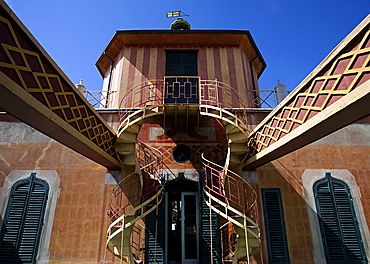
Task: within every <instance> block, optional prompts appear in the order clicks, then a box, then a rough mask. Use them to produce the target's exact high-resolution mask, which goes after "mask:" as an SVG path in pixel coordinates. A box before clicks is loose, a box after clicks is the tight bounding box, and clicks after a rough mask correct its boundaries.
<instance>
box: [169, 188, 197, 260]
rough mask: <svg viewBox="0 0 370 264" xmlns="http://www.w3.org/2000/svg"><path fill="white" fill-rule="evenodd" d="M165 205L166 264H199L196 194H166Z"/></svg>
mask: <svg viewBox="0 0 370 264" xmlns="http://www.w3.org/2000/svg"><path fill="white" fill-rule="evenodd" d="M167 205H168V207H167V208H168V213H167V216H168V218H167V219H168V220H167V238H168V239H167V252H168V253H167V263H171V264H172V263H173V264H175V263H176V264H180V263H181V264H197V263H199V261H198V260H199V246H198V245H199V220H198V219H199V203H198V195H197V193H196V192H179V193H168V196H167Z"/></svg>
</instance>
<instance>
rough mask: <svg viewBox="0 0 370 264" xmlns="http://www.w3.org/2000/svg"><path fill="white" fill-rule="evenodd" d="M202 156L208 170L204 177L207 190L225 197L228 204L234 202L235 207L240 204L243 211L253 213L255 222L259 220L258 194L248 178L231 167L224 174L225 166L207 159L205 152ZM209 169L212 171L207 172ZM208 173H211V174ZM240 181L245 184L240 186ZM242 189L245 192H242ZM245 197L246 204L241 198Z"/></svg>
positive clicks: (221, 197)
mask: <svg viewBox="0 0 370 264" xmlns="http://www.w3.org/2000/svg"><path fill="white" fill-rule="evenodd" d="M201 157H202V159H203V161H204V162H203V166H204V171H205V172H206V175H205V178H204V181H205V184H204V186H205V189H206V191H207V192H208V193H210V194H211V195H212V194H215V195H216V196H218V197H219V198H220V199H225V200H224V201H223V202H224V203H225V204H228V206H230V203H232V205H233V207H234V206H238V207H239V208H240V211H241V212H242V213H244V214H249V215H252V218H254V222H258V221H257V212H256V210H257V208H256V206H257V194H256V191H255V190H254V188H253V187H252V186H251V185H250V184H249V183H248V182H247V181H246V180H244V179H243V177H240V176H239V175H238V174H236V173H235V172H233V171H231V170H229V169H228V170H227V174H226V175H224V171H225V170H224V167H223V166H221V165H218V164H216V163H214V162H212V161H209V160H207V159H206V158H205V157H204V153H202V155H201ZM209 170H211V171H210V172H209V173H207V171H209ZM207 174H210V176H208V175H207ZM211 175H212V176H211ZM211 177H215V178H216V181H217V182H218V184H220V186H217V184H214V182H213V180H214V179H210V178H211ZM238 183H242V185H243V186H239V184H238ZM240 189H242V190H243V191H244V193H242V194H240ZM235 191H237V193H235ZM224 193H225V194H224ZM243 197H245V198H246V199H247V201H245V202H246V204H245V205H244V206H243V205H242V204H241V202H243V201H241V200H240V199H243ZM220 199H219V200H220ZM220 201H221V200H220ZM221 202H222V201H221Z"/></svg>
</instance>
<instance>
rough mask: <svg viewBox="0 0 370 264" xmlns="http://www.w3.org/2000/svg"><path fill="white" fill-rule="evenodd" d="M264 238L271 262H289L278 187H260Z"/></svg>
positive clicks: (277, 263)
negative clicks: (264, 230) (264, 229)
mask: <svg viewBox="0 0 370 264" xmlns="http://www.w3.org/2000/svg"><path fill="white" fill-rule="evenodd" d="M262 202H263V210H264V217H265V228H266V240H267V249H268V256H269V263H271V264H280V263H281V264H285V263H289V261H290V260H289V252H288V243H287V237H286V232H285V223H284V212H283V206H282V202H281V194H280V189H278V188H266V189H262Z"/></svg>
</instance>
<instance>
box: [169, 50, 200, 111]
mask: <svg viewBox="0 0 370 264" xmlns="http://www.w3.org/2000/svg"><path fill="white" fill-rule="evenodd" d="M192 76H194V77H192ZM197 76H198V67H197V51H167V53H166V78H165V99H164V103H167V104H168V103H174V104H197V103H198V81H199V78H198V77H197Z"/></svg>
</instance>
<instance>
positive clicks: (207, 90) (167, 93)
mask: <svg viewBox="0 0 370 264" xmlns="http://www.w3.org/2000/svg"><path fill="white" fill-rule="evenodd" d="M248 93H249V95H248V97H249V98H251V99H250V101H251V102H249V103H247V102H246V100H245V99H246V98H241V97H240V95H239V94H238V93H237V91H236V90H235V89H233V88H232V87H231V86H229V85H228V84H226V83H223V82H220V81H218V80H217V79H215V80H202V79H200V78H199V77H197V76H170V77H165V78H164V79H163V80H147V81H145V82H142V83H140V84H138V85H136V86H134V87H133V88H131V89H130V90H129V91H128V92H127V93H126V94H125V95H124V96H123V98H122V99H121V101H120V104H119V108H121V109H125V108H141V107H146V106H151V105H165V104H166V105H179V104H180V105H194V104H197V105H210V106H215V107H219V108H275V107H276V105H277V100H276V92H275V90H248ZM116 94H117V92H116V91H86V92H85V97H86V99H87V100H88V101H89V103H90V104H91V105H92V106H93V107H94V108H98V109H99V108H117V107H115V106H114V105H113V99H114V98H115V97H116Z"/></svg>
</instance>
